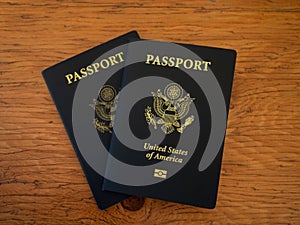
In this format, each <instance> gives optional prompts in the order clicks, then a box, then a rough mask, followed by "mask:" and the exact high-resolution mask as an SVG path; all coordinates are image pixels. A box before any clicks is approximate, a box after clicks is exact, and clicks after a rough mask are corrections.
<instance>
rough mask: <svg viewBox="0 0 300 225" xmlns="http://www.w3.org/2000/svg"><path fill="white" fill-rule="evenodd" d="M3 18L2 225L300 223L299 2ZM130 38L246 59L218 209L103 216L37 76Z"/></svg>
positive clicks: (237, 0)
mask: <svg viewBox="0 0 300 225" xmlns="http://www.w3.org/2000/svg"><path fill="white" fill-rule="evenodd" d="M0 9H1V10H0V26H1V28H0V34H1V38H0V44H1V48H0V77H1V78H0V81H1V84H0V88H1V89H0V91H1V92H0V94H1V95H0V224H3V225H10V224H43V225H45V224H55V225H58V224H107V225H115V224H118V225H126V224H137V225H140V224H143V225H150V224H177V225H178V224H185V225H186V224H197V225H198V224H300V212H299V210H300V170H299V166H300V163H299V158H298V157H299V151H300V112H299V111H300V107H299V106H300V64H299V60H300V38H299V37H300V2H299V1H298V0H294V1H293V0H291V1H290V0H283V1H279V0H278V1H276V0H268V1H260V0H252V1H244V2H243V1H241V0H232V1H225V0H223V1H221V0H220V1H219V0H211V1H208V0H207V1H193V0H185V1H175V0H170V1H153V0H151V1H150V0H146V1H140V2H135V1H132V0H129V1H126V2H125V1H120V0H119V1H109V0H104V1H102V2H100V3H96V2H93V1H91V0H84V1H67V0H66V1H64V0H58V1H42V0H37V1H34V3H32V1H24V0H20V1H17V0H7V1H5V0H1V3H0ZM133 29H136V30H138V31H139V33H140V35H141V37H143V38H147V39H158V40H164V41H176V42H184V43H193V44H198V45H209V46H216V47H224V48H233V49H236V50H237V52H238V58H237V65H236V72H235V80H234V86H233V93H232V101H231V107H230V115H229V121H228V130H227V138H226V142H225V151H224V160H223V166H222V174H221V181H220V188H219V199H218V203H217V207H216V209H214V210H207V209H201V208H196V207H192V206H185V205H181V204H175V203H170V202H165V201H159V200H153V199H148V198H147V199H145V202H144V204H143V202H142V203H141V204H140V202H139V201H138V200H139V199H138V200H136V199H131V200H127V201H126V202H123V203H119V204H117V205H115V206H113V207H111V208H109V209H107V210H105V211H99V210H98V209H97V206H96V203H95V200H94V199H93V197H92V193H91V191H90V189H89V186H88V184H87V182H86V179H85V177H84V175H83V172H82V170H81V167H80V165H79V162H78V160H77V158H76V156H75V153H74V151H73V149H72V146H71V144H70V141H69V139H68V137H67V134H66V132H65V130H64V127H63V124H62V122H61V120H60V117H59V115H58V113H57V111H56V108H55V106H54V104H53V102H52V99H51V97H50V94H49V92H48V90H47V88H46V85H45V83H44V81H43V79H42V76H41V74H40V72H41V70H42V69H44V68H46V67H48V66H50V65H52V64H55V63H57V62H59V61H61V60H63V59H66V58H68V57H70V56H73V55H75V54H77V53H80V52H82V51H84V50H86V49H88V48H90V47H93V46H95V45H98V44H99V43H102V42H105V41H107V40H109V39H111V38H114V37H115V36H118V35H120V34H122V33H125V32H127V31H130V30H133ZM139 204H140V206H139Z"/></svg>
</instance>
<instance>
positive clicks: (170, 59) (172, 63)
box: [168, 57, 175, 67]
mask: <svg viewBox="0 0 300 225" xmlns="http://www.w3.org/2000/svg"><path fill="white" fill-rule="evenodd" d="M168 66H169V67H173V66H175V57H170V58H169V64H168Z"/></svg>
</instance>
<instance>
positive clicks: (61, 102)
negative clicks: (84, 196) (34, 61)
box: [42, 31, 139, 209]
mask: <svg viewBox="0 0 300 225" xmlns="http://www.w3.org/2000/svg"><path fill="white" fill-rule="evenodd" d="M129 38H139V36H138V33H137V32H136V31H132V32H129V33H127V34H124V35H122V36H120V37H117V38H115V39H113V40H111V41H109V42H106V43H104V44H101V45H98V46H96V47H94V48H92V49H89V50H87V51H85V52H83V53H81V54H79V55H76V56H74V57H72V58H69V59H67V60H65V61H63V62H61V63H58V64H56V65H54V66H51V67H49V68H47V69H45V70H44V71H42V75H43V77H44V80H45V82H46V84H47V86H48V89H49V92H50V94H51V96H52V98H53V101H54V103H55V105H56V107H57V110H58V112H59V114H60V117H61V119H62V121H63V124H64V126H65V129H66V131H67V133H68V136H69V138H70V140H71V143H72V145H73V147H74V150H75V152H76V155H77V157H78V159H79V162H80V164H81V167H82V169H83V171H84V173H85V176H86V179H87V181H88V183H89V186H90V188H91V190H92V193H93V195H94V197H95V200H96V202H97V205H98V207H99V209H105V208H107V207H109V206H111V205H113V204H115V203H117V202H119V201H122V200H123V199H125V198H126V197H128V196H127V195H124V194H118V193H113V192H109V191H103V190H102V183H103V176H102V175H101V174H99V173H98V172H97V171H95V170H94V169H93V168H92V167H91V165H90V163H89V162H87V160H86V159H85V158H84V157H83V154H82V151H83V150H82V149H80V148H79V146H78V144H77V142H76V138H75V137H74V132H73V123H72V106H73V99H74V94H75V91H76V89H77V86H78V84H79V83H80V82H82V81H84V80H85V79H83V78H88V79H91V76H92V75H94V74H93V73H95V75H94V76H100V75H101V71H100V72H99V71H98V73H97V74H96V70H98V69H99V68H97V67H99V65H98V64H97V65H93V66H91V64H92V63H93V62H94V61H95V60H96V59H97V58H98V57H99V56H101V55H103V54H104V53H105V52H107V51H109V50H111V49H113V48H115V47H117V46H120V45H123V44H126V43H128V41H129ZM117 59H118V58H112V59H111V60H112V61H111V63H114V60H115V61H116V60H117ZM105 63H107V61H103V64H102V65H101V66H103V67H106V64H105ZM116 63H117V62H116ZM99 70H100V69H99ZM122 74H123V71H122V70H120V71H118V72H117V73H115V75H114V76H113V79H110V80H109V81H108V82H107V86H106V89H105V90H107V87H108V89H109V90H118V89H119V86H120V82H121V76H122ZM100 92H101V91H100ZM100 92H99V98H96V99H95V100H94V102H93V101H92V99H91V100H90V101H88V102H85V103H84V104H85V106H84V107H87V108H89V107H90V109H91V110H95V109H98V110H95V111H97V112H98V111H99V112H100V113H99V116H101V117H103V116H104V117H103V118H104V119H105V116H107V115H106V114H105V113H104V114H103V113H102V114H101V112H102V111H101V109H102V108H101V105H99V104H101V99H100V98H101V96H100ZM102 92H103V93H104V92H105V91H102ZM96 97H97V96H96ZM97 104H98V105H97ZM92 107H94V109H93V108H92ZM101 119H102V118H99V117H98V114H97V113H95V121H94V124H95V128H97V129H98V134H99V138H100V139H101V141H102V142H103V144H104V146H105V147H106V148H108V146H109V143H110V138H111V133H110V132H104V131H103V128H106V129H109V130H111V126H110V124H109V121H108V122H107V121H104V122H103V124H104V123H105V126H104V125H103V124H102V123H101ZM106 119H107V118H106ZM91 123H92V121H91ZM99 124H100V125H101V126H97V125H99ZM84 135H85V131H84V130H82V134H81V136H83V138H84ZM90 151H98V149H97V148H96V147H95V146H93V145H91V146H90ZM101 157H102V156H101ZM103 157H104V156H103ZM95 160H97V159H95ZM104 160H105V159H104ZM99 161H100V160H99ZM66 176H68V174H66Z"/></svg>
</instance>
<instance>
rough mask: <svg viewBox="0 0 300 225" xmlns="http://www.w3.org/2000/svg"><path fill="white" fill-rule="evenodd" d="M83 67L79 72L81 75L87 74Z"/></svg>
mask: <svg viewBox="0 0 300 225" xmlns="http://www.w3.org/2000/svg"><path fill="white" fill-rule="evenodd" d="M85 70H86V69H85V68H81V70H80V73H81V75H82V76H81V77H86V76H87V72H86V71H85Z"/></svg>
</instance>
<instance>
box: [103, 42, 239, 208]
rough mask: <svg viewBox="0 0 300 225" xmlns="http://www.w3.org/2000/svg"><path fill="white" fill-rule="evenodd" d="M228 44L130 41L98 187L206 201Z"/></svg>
mask: <svg viewBox="0 0 300 225" xmlns="http://www.w3.org/2000/svg"><path fill="white" fill-rule="evenodd" d="M235 60H236V52H235V51H234V50H229V49H220V48H213V47H204V46H196V45H188V44H174V43H166V42H158V41H144V40H139V41H135V42H130V43H129V46H128V52H127V62H128V63H127V67H126V69H125V71H124V75H123V78H122V85H121V87H122V89H121V91H120V95H119V100H118V108H117V112H116V115H115V126H114V131H113V134H112V138H111V144H110V150H109V151H110V154H111V155H110V156H109V157H108V160H107V166H106V175H105V177H106V178H107V179H105V180H104V183H103V190H108V191H115V192H119V193H124V194H129V195H137V196H144V197H150V198H156V199H162V200H167V201H171V202H178V203H183V204H188V205H194V206H198V207H204V208H214V207H215V205H216V200H217V192H218V184H219V176H220V169H221V161H222V154H223V146H224V138H225V131H226V123H227V115H228V110H229V104H230V96H231V88H232V82H233V75H234V67H235Z"/></svg>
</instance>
